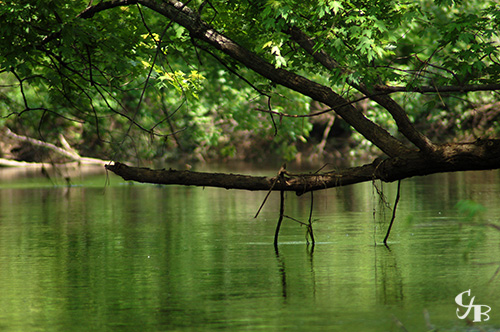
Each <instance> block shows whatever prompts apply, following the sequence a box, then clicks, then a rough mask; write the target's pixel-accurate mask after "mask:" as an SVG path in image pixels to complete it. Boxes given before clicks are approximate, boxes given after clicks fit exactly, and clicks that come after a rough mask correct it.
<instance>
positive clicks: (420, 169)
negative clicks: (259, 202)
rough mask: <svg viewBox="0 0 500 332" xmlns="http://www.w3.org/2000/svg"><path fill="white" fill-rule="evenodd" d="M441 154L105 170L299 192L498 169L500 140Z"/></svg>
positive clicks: (143, 178) (166, 180) (137, 177)
mask: <svg viewBox="0 0 500 332" xmlns="http://www.w3.org/2000/svg"><path fill="white" fill-rule="evenodd" d="M439 150H440V157H439V158H438V159H429V158H428V157H427V156H426V155H425V154H424V153H422V152H418V151H414V152H412V153H408V154H407V155H405V156H404V157H393V158H389V159H384V160H379V159H377V160H375V161H374V162H373V163H371V164H367V165H364V166H360V167H351V168H345V169H342V170H338V171H333V172H326V173H321V174H316V173H315V174H292V173H288V172H287V173H286V176H285V181H284V182H283V181H276V177H265V176H249V175H241V174H223V173H203V172H192V171H177V170H172V169H169V170H164V169H163V170H152V169H149V168H139V167H130V166H127V165H125V164H122V163H114V164H112V165H106V168H107V169H108V170H110V171H112V172H113V173H115V174H117V175H119V176H121V177H122V178H123V179H125V180H132V181H137V182H144V183H155V184H165V185H171V184H177V185H188V186H203V187H219V188H226V189H244V190H254V191H255V190H262V191H269V190H274V191H282V190H284V191H295V192H296V193H297V195H302V194H304V193H306V192H309V191H315V190H322V189H328V188H333V187H339V186H346V185H351V184H355V183H360V182H366V181H372V180H374V179H375V180H377V179H379V180H382V181H384V182H392V181H397V180H402V179H406V178H409V177H413V176H418V175H428V174H433V173H442V172H455V171H468V170H487V169H496V168H499V167H500V140H478V141H475V142H472V143H457V144H447V145H442V146H439Z"/></svg>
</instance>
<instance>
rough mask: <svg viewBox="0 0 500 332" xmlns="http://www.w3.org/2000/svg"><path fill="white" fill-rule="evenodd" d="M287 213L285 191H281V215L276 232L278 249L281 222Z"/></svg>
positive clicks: (275, 239) (276, 246)
mask: <svg viewBox="0 0 500 332" xmlns="http://www.w3.org/2000/svg"><path fill="white" fill-rule="evenodd" d="M284 213H285V191H284V190H281V191H280V216H279V218H278V224H276V231H275V232H274V248H276V250H277V249H278V235H279V233H280V228H281V222H282V221H283V216H284Z"/></svg>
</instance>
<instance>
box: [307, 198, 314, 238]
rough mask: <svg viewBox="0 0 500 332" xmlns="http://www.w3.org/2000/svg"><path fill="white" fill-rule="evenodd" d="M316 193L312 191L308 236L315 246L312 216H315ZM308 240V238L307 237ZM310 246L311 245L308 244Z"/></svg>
mask: <svg viewBox="0 0 500 332" xmlns="http://www.w3.org/2000/svg"><path fill="white" fill-rule="evenodd" d="M313 193H314V191H311V209H310V211H309V225H307V234H309V237H310V238H311V244H312V245H314V234H313V228H312V215H313V206H314V195H313ZM306 240H307V237H306ZM308 244H309V243H308Z"/></svg>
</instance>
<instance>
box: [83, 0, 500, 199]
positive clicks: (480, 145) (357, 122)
mask: <svg viewBox="0 0 500 332" xmlns="http://www.w3.org/2000/svg"><path fill="white" fill-rule="evenodd" d="M133 4H134V5H135V4H138V5H142V6H144V7H147V8H149V9H151V10H153V11H155V12H157V13H159V14H161V15H163V16H164V17H165V18H166V19H168V20H171V21H174V22H176V23H177V24H179V25H181V26H183V27H184V28H186V29H187V30H188V31H189V32H190V34H191V37H192V38H193V39H196V40H199V41H201V42H203V43H206V44H207V45H208V46H209V47H212V48H214V49H216V50H219V51H221V52H224V53H225V54H226V55H228V56H230V57H231V58H233V59H234V60H237V61H239V62H240V63H242V64H243V65H245V66H246V67H248V68H250V69H251V70H253V71H255V72H256V73H258V74H260V75H261V76H263V77H265V78H267V79H269V80H271V81H273V82H274V83H276V84H280V85H282V86H284V87H287V88H289V89H291V90H294V91H297V92H299V93H301V94H303V95H306V96H309V97H310V98H312V99H314V100H316V101H319V102H322V103H324V104H326V105H328V106H329V107H331V108H332V109H333V110H334V111H335V112H336V113H337V114H339V115H340V116H341V117H342V118H343V119H344V120H345V121H346V122H347V123H349V124H350V125H351V126H352V127H353V128H354V129H355V130H357V131H358V132H359V133H361V134H362V135H363V136H364V137H365V138H366V139H368V140H369V141H371V142H372V143H373V144H374V145H375V146H377V147H378V148H379V149H380V150H381V151H382V152H384V153H385V155H387V156H388V158H387V159H383V160H379V159H377V160H375V161H374V162H373V163H370V164H367V165H363V166H360V167H353V168H346V169H343V170H339V171H335V172H323V173H321V174H316V173H315V174H291V173H286V181H284V182H283V181H278V182H276V178H273V177H252V176H243V175H234V174H219V173H198V172H190V171H175V170H150V169H145V168H135V167H129V166H126V165H124V164H121V163H115V164H113V165H107V166H106V167H107V169H109V170H110V171H112V172H114V173H116V174H118V175H120V176H122V177H123V178H124V179H126V180H133V181H139V182H149V183H159V184H180V185H197V186H213V187H222V188H227V189H247V190H271V189H272V190H279V191H284V190H286V191H295V192H296V193H297V194H302V193H305V192H308V191H314V190H321V189H326V188H331V187H336V186H343V185H349V184H354V183H358V182H363V181H371V180H373V179H380V180H382V181H395V180H401V179H405V178H408V177H412V176H417V175H427V174H432V173H440V172H453V171H465V170H484V169H496V168H499V167H500V140H496V139H485V140H477V141H475V142H469V143H449V144H444V145H437V144H434V143H432V142H431V140H430V139H429V138H427V137H426V136H425V135H424V134H422V133H420V132H418V131H417V130H416V129H415V127H414V126H413V124H412V123H411V121H410V119H409V118H408V116H407V114H406V112H405V110H404V109H403V107H402V106H401V105H399V104H398V103H397V102H395V101H394V99H392V98H391V97H390V94H391V93H395V92H401V91H408V90H405V88H404V87H403V88H402V87H390V86H366V85H365V84H364V83H357V84H355V83H351V86H352V87H353V88H355V89H357V90H358V91H359V92H361V93H363V94H364V95H365V96H367V97H368V98H370V99H372V100H374V101H375V102H377V103H378V104H379V105H381V106H382V107H384V108H385V109H386V110H387V111H388V112H389V113H390V114H391V116H392V117H393V118H394V120H395V122H396V124H397V126H398V129H399V131H400V132H401V133H402V134H403V135H404V136H405V137H406V139H408V141H409V142H410V144H412V146H409V145H408V144H407V143H404V142H402V141H401V140H399V139H397V138H395V137H394V136H392V135H391V134H390V133H389V132H388V131H387V130H385V129H384V128H382V127H381V126H379V125H378V124H376V123H374V122H373V121H371V120H370V119H368V118H367V117H366V116H365V115H364V114H363V113H362V112H361V111H360V110H358V109H357V108H356V107H355V106H353V105H352V104H350V103H349V101H348V100H346V99H345V98H344V97H342V96H340V95H339V94H337V93H335V92H334V91H333V90H332V89H331V88H329V87H327V86H324V85H321V84H319V83H317V82H314V81H311V80H309V79H307V78H305V77H303V76H301V75H298V74H297V73H294V72H290V71H288V70H286V69H283V68H276V67H275V66H274V65H273V64H271V63H269V62H267V61H266V60H264V59H263V58H261V57H259V56H258V55H257V54H255V53H253V52H251V51H249V50H248V49H246V48H245V47H243V46H241V45H239V44H238V43H237V42H235V41H234V40H232V39H231V38H229V37H228V36H225V35H224V34H223V33H220V32H218V31H217V30H216V29H215V28H213V27H212V26H210V24H208V23H206V22H204V21H203V20H202V19H201V17H200V16H199V13H198V12H197V11H194V10H192V9H190V8H189V7H188V6H187V5H185V4H184V3H181V2H179V1H176V0H164V1H156V0H111V1H102V2H100V3H99V4H97V5H95V6H89V7H88V8H86V9H85V10H84V11H83V12H82V13H80V15H79V17H81V18H83V19H90V18H92V17H93V16H94V15H96V14H98V13H99V12H100V11H103V10H109V9H111V8H114V7H118V6H129V5H133ZM284 32H285V33H288V34H289V35H290V37H291V39H292V40H293V41H294V42H295V43H296V44H297V45H298V47H301V48H302V49H303V50H304V51H305V52H306V53H308V54H309V55H310V56H312V57H314V59H315V60H316V61H318V62H319V63H320V64H321V65H323V66H324V67H325V68H327V69H329V70H332V69H334V68H336V67H337V62H336V61H335V59H333V58H331V57H330V56H329V55H328V54H326V53H325V52H323V51H317V52H315V51H314V49H313V47H314V42H313V40H312V39H310V38H309V37H308V36H307V35H306V34H305V33H304V32H302V31H300V30H299V29H297V28H294V27H290V28H289V30H288V31H284ZM441 90H442V91H448V92H453V91H459V92H463V91H478V90H500V85H498V84H490V85H488V86H474V85H471V86H445V87H420V88H413V91H416V92H422V93H425V92H439V91H441Z"/></svg>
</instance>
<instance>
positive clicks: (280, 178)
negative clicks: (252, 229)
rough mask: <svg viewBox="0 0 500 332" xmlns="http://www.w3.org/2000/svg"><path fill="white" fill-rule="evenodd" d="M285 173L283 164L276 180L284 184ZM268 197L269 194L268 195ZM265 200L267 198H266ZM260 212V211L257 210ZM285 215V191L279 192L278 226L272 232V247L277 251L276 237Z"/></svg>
mask: <svg viewBox="0 0 500 332" xmlns="http://www.w3.org/2000/svg"><path fill="white" fill-rule="evenodd" d="M285 172H286V164H283V165H282V166H281V168H280V170H279V171H278V175H277V176H276V179H277V180H278V181H280V182H285ZM268 195H269V194H268ZM266 199H267V196H266ZM261 208H262V206H261ZM259 210H260V209H259ZM284 215H285V191H284V190H281V191H280V216H279V218H278V224H277V225H276V231H275V232H274V247H275V248H276V250H278V235H279V232H280V228H281V223H282V221H283V216H284Z"/></svg>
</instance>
